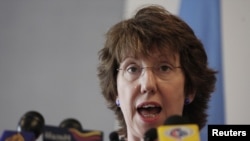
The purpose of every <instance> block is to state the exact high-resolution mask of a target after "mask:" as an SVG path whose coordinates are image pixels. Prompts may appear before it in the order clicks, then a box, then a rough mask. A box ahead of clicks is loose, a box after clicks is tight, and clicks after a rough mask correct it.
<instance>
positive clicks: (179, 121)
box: [164, 115, 190, 125]
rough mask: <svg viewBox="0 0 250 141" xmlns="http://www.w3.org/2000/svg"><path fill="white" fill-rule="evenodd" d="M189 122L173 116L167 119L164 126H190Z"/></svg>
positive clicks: (183, 118)
mask: <svg viewBox="0 0 250 141" xmlns="http://www.w3.org/2000/svg"><path fill="white" fill-rule="evenodd" d="M189 123H190V122H189V120H188V119H187V118H185V117H182V116H179V115H173V116H170V117H169V118H167V119H166V121H165V122H164V125H175V124H189Z"/></svg>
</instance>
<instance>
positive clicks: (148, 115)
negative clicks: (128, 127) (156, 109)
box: [143, 114, 156, 118]
mask: <svg viewBox="0 0 250 141" xmlns="http://www.w3.org/2000/svg"><path fill="white" fill-rule="evenodd" d="M143 116H144V117H147V118H154V117H155V116H156V115H155V114H146V115H143Z"/></svg>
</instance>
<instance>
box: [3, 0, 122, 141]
mask: <svg viewBox="0 0 250 141" xmlns="http://www.w3.org/2000/svg"><path fill="white" fill-rule="evenodd" d="M121 9H123V1H117V0H105V1H100V0H86V1H85V0H0V133H2V131H3V130H6V129H9V130H16V126H17V123H18V121H19V119H20V117H21V116H22V115H23V114H24V113H25V112H27V111H29V110H36V111H38V112H40V113H41V114H42V115H43V116H44V118H45V122H46V124H49V125H54V126H58V125H59V123H60V122H61V121H62V120H64V119H66V118H69V117H72V118H76V119H78V120H79V121H80V122H81V124H82V125H83V128H84V129H95V130H102V131H104V135H105V140H108V135H109V133H110V132H111V131H112V130H113V128H114V116H113V114H112V113H111V111H110V110H108V109H107V108H106V106H105V103H104V99H103V98H102V96H101V94H100V88H99V85H98V84H99V83H98V80H97V74H96V67H97V59H98V57H97V51H98V50H99V49H100V48H102V47H103V41H104V33H105V32H106V31H107V30H108V28H109V27H110V26H111V25H113V24H114V23H116V22H118V21H120V20H121V19H122V10H121Z"/></svg>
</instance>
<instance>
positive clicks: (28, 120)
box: [17, 111, 45, 139]
mask: <svg viewBox="0 0 250 141" xmlns="http://www.w3.org/2000/svg"><path fill="white" fill-rule="evenodd" d="M44 124H45V120H44V118H43V116H42V115H41V114H40V113H39V112H37V111H29V112H27V113H25V114H24V115H23V116H22V117H21V119H20V120H19V122H18V125H17V131H18V132H22V131H26V132H32V133H34V134H35V138H36V139H37V138H38V137H39V136H40V134H41V133H42V132H43V127H44Z"/></svg>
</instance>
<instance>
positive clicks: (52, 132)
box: [43, 125, 103, 141]
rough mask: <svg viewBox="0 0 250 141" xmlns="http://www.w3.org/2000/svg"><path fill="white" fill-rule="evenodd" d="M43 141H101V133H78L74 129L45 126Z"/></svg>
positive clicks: (94, 131)
mask: <svg viewBox="0 0 250 141" xmlns="http://www.w3.org/2000/svg"><path fill="white" fill-rule="evenodd" d="M43 141H103V132H102V131H99V130H83V131H79V130H77V129H74V128H59V127H55V126H50V125H45V126H44V131H43Z"/></svg>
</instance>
